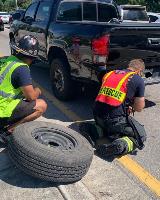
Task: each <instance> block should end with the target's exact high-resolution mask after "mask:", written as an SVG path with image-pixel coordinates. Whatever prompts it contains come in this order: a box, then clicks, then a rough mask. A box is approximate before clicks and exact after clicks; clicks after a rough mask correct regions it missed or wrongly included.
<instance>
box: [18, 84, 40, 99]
mask: <svg viewBox="0 0 160 200" xmlns="http://www.w3.org/2000/svg"><path fill="white" fill-rule="evenodd" d="M21 90H22V93H23V96H24V97H25V98H26V100H28V101H33V100H36V99H37V98H38V97H39V95H41V90H40V89H39V88H33V86H32V85H27V86H23V87H21Z"/></svg>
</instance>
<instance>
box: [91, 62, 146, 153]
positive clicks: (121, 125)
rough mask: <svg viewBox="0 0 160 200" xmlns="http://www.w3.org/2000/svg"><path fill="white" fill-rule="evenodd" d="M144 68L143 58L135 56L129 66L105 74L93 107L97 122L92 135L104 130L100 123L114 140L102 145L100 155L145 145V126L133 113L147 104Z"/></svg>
mask: <svg viewBox="0 0 160 200" xmlns="http://www.w3.org/2000/svg"><path fill="white" fill-rule="evenodd" d="M144 69H145V65H144V62H143V60H141V59H133V60H131V61H130V63H129V65H128V68H127V69H124V70H115V71H111V72H109V73H107V74H105V75H104V77H103V80H102V85H101V88H100V90H99V93H98V96H97V97H96V100H95V104H94V109H93V114H94V119H95V122H96V126H94V128H93V127H92V131H90V137H91V138H92V140H93V141H96V140H97V139H98V138H99V133H100V131H97V130H98V129H99V128H98V129H97V128H96V127H100V130H102V131H101V132H103V134H104V135H105V136H106V137H108V138H109V139H110V140H111V143H110V144H101V145H98V147H97V153H98V154H99V155H101V156H118V155H124V154H127V153H129V152H132V151H133V150H134V149H135V148H139V149H142V148H143V147H144V144H143V143H144V141H145V140H146V133H145V130H144V126H143V125H141V124H140V123H139V122H137V121H136V120H135V119H134V118H133V117H131V116H129V114H130V113H131V112H133V113H134V111H137V112H141V111H142V110H143V108H144V107H145V98H144V91H145V84H144V81H143V79H142V77H141V75H142V72H143V70H144Z"/></svg>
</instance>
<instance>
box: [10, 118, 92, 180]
mask: <svg viewBox="0 0 160 200" xmlns="http://www.w3.org/2000/svg"><path fill="white" fill-rule="evenodd" d="M8 153H9V156H10V158H11V160H12V161H13V163H15V165H16V166H17V167H18V168H19V169H21V170H22V171H24V172H25V173H27V174H29V175H31V176H34V177H37V178H40V179H43V180H46V181H52V182H56V183H70V182H75V181H78V180H80V179H81V178H82V177H83V176H84V175H85V174H86V173H87V171H88V169H89V167H90V164H91V161H92V158H93V149H92V147H91V145H90V144H89V143H88V141H87V140H86V139H85V138H84V137H83V136H81V135H80V134H79V133H77V132H75V131H73V130H72V129H70V128H67V127H63V126H60V125H57V124H53V123H48V122H38V121H35V122H28V123H25V124H22V125H20V126H18V127H17V128H16V129H15V131H14V132H13V134H12V135H11V136H10V138H9V139H8Z"/></svg>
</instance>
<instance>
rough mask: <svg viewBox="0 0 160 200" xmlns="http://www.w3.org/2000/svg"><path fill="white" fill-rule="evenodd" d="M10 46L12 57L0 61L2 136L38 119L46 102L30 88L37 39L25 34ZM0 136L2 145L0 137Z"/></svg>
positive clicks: (37, 90)
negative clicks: (18, 126) (30, 67)
mask: <svg viewBox="0 0 160 200" xmlns="http://www.w3.org/2000/svg"><path fill="white" fill-rule="evenodd" d="M10 45H11V48H12V50H13V52H14V55H11V56H9V57H7V58H2V59H0V129H1V130H2V129H3V130H4V127H7V128H6V129H5V131H4V132H5V133H6V132H7V133H11V132H12V131H13V129H14V128H15V127H16V126H17V125H18V124H21V123H25V122H28V121H32V120H34V119H36V118H38V117H40V116H41V115H42V114H43V113H44V112H45V111H46V108H47V104H46V102H45V101H44V100H43V99H39V96H40V95H41V90H40V89H39V88H34V87H33V85H32V78H31V74H30V69H29V66H30V65H31V64H32V62H33V61H34V60H35V59H37V58H38V50H39V44H38V41H37V39H36V38H35V37H33V36H30V35H26V36H24V37H22V38H20V40H19V41H17V42H15V43H11V44H10ZM1 132H2V131H1ZM0 136H1V137H0V138H1V142H2V141H3V138H4V137H3V134H2V133H0Z"/></svg>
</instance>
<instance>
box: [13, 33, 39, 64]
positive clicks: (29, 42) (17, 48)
mask: <svg viewBox="0 0 160 200" xmlns="http://www.w3.org/2000/svg"><path fill="white" fill-rule="evenodd" d="M10 45H11V48H12V49H13V50H14V55H15V56H16V57H18V58H19V59H21V60H23V61H24V62H25V63H27V64H28V65H30V64H31V63H32V61H33V60H35V59H38V58H39V57H38V50H39V43H38V40H37V39H36V38H35V37H34V36H31V35H26V36H23V37H22V38H20V40H19V41H17V42H14V43H10Z"/></svg>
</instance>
